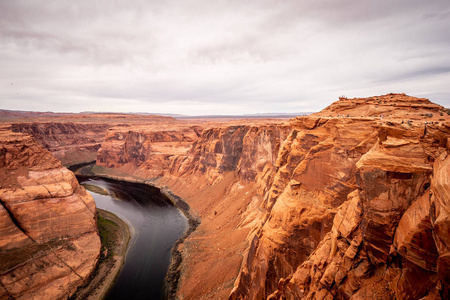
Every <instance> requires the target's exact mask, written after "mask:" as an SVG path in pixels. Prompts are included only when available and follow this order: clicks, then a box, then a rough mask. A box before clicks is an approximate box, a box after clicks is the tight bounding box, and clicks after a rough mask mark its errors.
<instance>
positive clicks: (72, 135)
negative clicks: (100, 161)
mask: <svg viewBox="0 0 450 300" xmlns="http://www.w3.org/2000/svg"><path fill="white" fill-rule="evenodd" d="M109 127H110V125H108V124H97V123H91V124H85V123H73V122H30V123H13V124H12V130H13V131H14V132H22V133H26V134H29V135H32V136H33V137H34V138H35V140H36V142H37V143H38V144H39V145H40V146H41V147H43V148H45V149H47V150H49V151H50V152H51V153H52V154H53V156H55V157H56V158H57V159H59V160H60V161H61V162H62V163H63V164H65V165H73V164H79V163H83V162H89V161H94V160H95V159H96V157H97V150H98V149H99V148H100V145H101V143H102V141H103V140H104V138H105V134H106V131H107V130H108V128H109Z"/></svg>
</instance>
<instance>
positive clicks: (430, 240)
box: [0, 94, 450, 299]
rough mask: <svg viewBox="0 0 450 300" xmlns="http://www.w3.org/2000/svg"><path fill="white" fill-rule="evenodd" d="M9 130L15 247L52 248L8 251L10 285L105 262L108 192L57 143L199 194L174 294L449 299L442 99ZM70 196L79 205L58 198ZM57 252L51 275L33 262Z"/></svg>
mask: <svg viewBox="0 0 450 300" xmlns="http://www.w3.org/2000/svg"><path fill="white" fill-rule="evenodd" d="M30 136H33V137H34V140H33V139H32V138H31V137H30ZM1 138H2V139H1V145H2V147H3V148H2V149H5V150H2V152H1V153H2V160H1V162H0V163H1V167H2V168H3V169H4V172H3V174H4V175H2V179H1V184H2V186H1V189H2V190H1V193H2V194H1V195H0V199H1V201H2V202H1V203H2V205H3V208H4V213H3V214H4V217H2V218H3V221H2V223H1V224H2V226H1V228H0V230H2V231H3V232H5V234H4V235H2V237H5V238H3V239H2V244H0V245H1V246H0V247H1V251H0V255H9V253H13V252H12V251H15V252H14V253H26V251H28V250H27V249H31V248H32V247H36V248H37V247H40V246H43V244H44V243H46V245H50V246H48V247H49V248H51V249H52V250H48V251H47V252H45V251H43V250H39V251H38V250H36V252H33V253H39V255H41V254H42V253H48V254H45V255H44V254H42V255H43V256H41V257H42V258H41V257H37V256H33V255H31V256H30V257H31V258H30V259H29V260H28V261H27V263H25V264H22V262H21V263H18V264H17V266H6V267H5V266H4V267H3V268H2V272H1V273H0V282H1V283H2V284H1V285H0V296H1V295H2V294H1V293H3V295H10V296H15V295H19V294H21V293H34V292H35V291H36V293H38V292H39V291H40V290H42V291H44V290H45V287H44V286H43V282H45V283H46V284H50V282H52V281H51V280H59V279H61V278H63V279H64V281H61V286H64V288H61V289H60V290H61V291H62V290H64V293H63V292H61V295H67V294H68V291H71V290H72V289H73V287H74V286H76V285H80V284H81V283H80V282H81V281H83V280H85V278H86V277H85V274H88V273H89V272H90V271H91V269H92V267H93V266H94V265H95V263H96V259H97V258H96V257H97V256H98V251H99V249H100V244H99V241H97V242H95V243H92V242H89V245H88V244H86V241H87V240H88V239H95V237H97V239H98V235H97V233H96V227H95V222H94V221H95V214H94V213H95V204H94V203H93V200H92V198H91V197H89V195H88V194H87V193H86V192H85V191H84V189H83V188H81V187H80V186H79V185H77V183H76V180H74V177H73V174H71V173H70V172H69V171H65V170H66V169H65V168H64V167H63V166H62V164H61V163H60V162H59V161H58V160H57V159H55V158H53V157H52V156H51V155H50V153H52V154H53V155H54V157H56V158H58V159H60V160H61V161H62V163H63V164H64V165H67V166H68V165H73V164H81V163H87V162H92V161H94V160H95V161H96V162H95V166H94V167H93V168H92V172H93V173H94V174H96V175H100V176H104V177H111V178H118V179H125V180H129V181H138V182H144V183H147V184H151V185H154V186H156V187H159V188H160V189H161V190H162V191H163V192H166V193H168V194H170V195H173V196H174V197H180V198H182V199H183V200H184V202H185V203H187V204H188V206H189V207H188V208H186V207H184V208H183V209H184V210H185V211H186V210H187V211H189V212H190V214H191V215H192V217H193V218H195V219H197V220H199V221H200V224H199V225H198V227H197V228H196V230H195V231H193V232H192V233H190V234H189V236H187V237H186V238H185V239H184V241H183V242H182V243H180V244H179V246H178V248H177V251H178V254H179V256H180V257H181V262H180V264H179V266H178V267H177V270H176V271H177V272H178V274H179V278H178V280H177V281H176V282H175V283H176V289H174V292H173V294H171V297H172V298H176V299H380V298H382V299H420V298H425V299H448V298H449V284H450V240H449V236H448V232H449V228H450V214H449V209H450V203H449V201H450V186H449V185H450V179H449V176H450V158H449V155H448V154H449V151H450V116H449V110H448V109H446V108H444V107H441V106H439V105H437V104H434V103H432V102H431V101H429V100H428V99H424V98H416V97H411V96H407V95H405V94H387V95H382V96H375V97H369V98H355V99H350V98H346V97H341V98H340V99H339V100H338V101H336V102H334V103H333V104H331V105H330V106H329V107H327V108H325V109H324V110H322V111H321V112H318V113H315V114H312V115H309V116H302V117H296V118H294V119H290V120H282V119H265V120H264V119H261V120H260V119H246V120H225V119H222V120H219V119H203V120H200V119H195V120H194V119H193V120H177V119H173V118H168V117H156V116H129V115H120V114H95V115H75V116H66V115H64V116H58V117H52V118H51V119H48V117H40V118H37V117H36V118H33V119H32V120H28V119H20V120H8V121H7V122H4V125H3V128H2V131H1ZM37 144H39V145H37ZM21 147H22V148H21ZM43 148H45V149H47V150H48V151H47V150H44V149H43ZM26 149H28V150H26ZM58 201H59V202H64V203H65V202H70V203H71V204H72V205H73V206H74V207H73V208H71V206H68V208H67V211H65V210H60V209H59V208H58V205H55V206H56V207H55V209H53V208H52V209H51V211H49V210H50V208H48V209H47V206H48V205H50V204H51V205H53V204H54V202H56V204H57V203H59V202H58ZM80 201H81V202H80ZM81 204H83V205H84V206H83V205H81ZM39 205H40V206H39ZM70 209H73V211H72V212H71V211H70ZM26 211H28V212H27V213H24V212H26ZM53 211H56V212H58V213H60V215H58V216H53V215H52V213H53ZM74 211H76V212H77V213H76V214H74V213H73V212H74ZM8 218H9V219H8ZM63 219H64V220H67V221H62V220H63ZM50 220H51V221H50ZM52 222H53V223H52ZM64 222H65V223H64ZM56 223H58V224H63V225H65V226H58V230H53V229H52V228H55V227H52V225H51V224H56ZM50 229H51V230H50ZM82 239H84V240H82ZM83 241H85V242H84V244H83ZM49 243H50V244H49ZM51 243H55V246H54V247H52V246H51V245H52V244H51ZM56 244H57V245H56ZM92 244H93V245H95V247H93V246H91V245H92ZM71 245H75V246H71ZM72 247H77V250H79V251H75V252H74V253H72V252H70V249H72ZM83 247H85V248H83ZM94 248H95V249H94ZM33 249H34V248H33ZM56 249H57V250H56ZM96 249H97V250H96ZM29 251H31V250H29ZM58 251H59V252H58ZM82 251H85V252H87V253H89V255H87V254H83V255H82V256H83V258H84V259H85V261H81V259H80V258H78V257H75V256H76V255H78V253H82ZM96 251H97V252H96ZM80 255H81V254H80ZM47 256H48V257H49V258H47ZM55 257H56V258H58V259H59V261H58V262H56V261H55V259H56V258H55ZM44 259H45V262H48V263H47V265H48V266H47V265H45V264H44V263H42V264H41V265H45V266H44V267H43V268H42V269H43V270H45V272H46V274H47V276H46V277H45V276H44V275H39V276H29V274H35V273H34V272H39V271H40V270H41V269H39V268H38V266H39V262H40V261H43V260H44ZM52 259H53V260H52ZM0 261H5V260H4V259H0ZM61 261H64V262H65V264H66V265H68V266H71V268H72V271H73V273H74V274H75V275H74V276H76V275H78V277H77V278H78V281H71V279H70V278H71V277H70V276H72V275H73V274H71V275H70V276H69V275H58V274H59V273H57V272H56V271H55V269H56V267H55V266H56V265H57V263H59V264H61V265H62V263H60V262H61ZM87 261H89V264H88V265H89V267H88V266H87V263H86V262H87ZM28 262H29V263H28ZM51 268H53V269H51ZM69 269H70V268H69ZM57 271H58V272H63V271H62V270H59V269H57ZM53 273H54V275H52V276H54V277H51V276H50V274H53ZM69 273H70V272H69ZM69 273H67V274H69ZM12 274H14V276H19V278H21V280H17V279H16V280H14V279H12V278H16V277H14V276H13V275H12ZM27 274H28V275H27ZM37 274H38V273H37ZM61 274H62V273H61ZM64 274H66V273H64ZM44 277H45V278H44ZM72 277H73V276H72ZM52 278H57V279H52ZM38 279H39V280H40V281H39V280H38ZM26 280H32V282H33V287H32V288H29V285H27V284H25V281H26ZM61 280H62V279H61ZM12 284H14V285H15V286H14V287H13V286H12ZM19 287H20V288H21V290H20V289H19ZM24 291H25V292H24ZM13 293H16V294H13ZM58 295H59V294H58ZM58 297H59V296H58ZM61 297H63V296H61ZM55 298H56V297H55Z"/></svg>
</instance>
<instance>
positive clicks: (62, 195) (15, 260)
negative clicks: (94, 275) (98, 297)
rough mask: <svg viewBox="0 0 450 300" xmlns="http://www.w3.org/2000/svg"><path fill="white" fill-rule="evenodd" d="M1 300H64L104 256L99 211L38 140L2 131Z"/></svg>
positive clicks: (0, 167) (74, 179)
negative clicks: (98, 224)
mask: <svg viewBox="0 0 450 300" xmlns="http://www.w3.org/2000/svg"><path fill="white" fill-rule="evenodd" d="M0 174H1V175H0V204H1V205H0V233H1V235H0V298H8V297H13V298H17V299H63V298H67V297H68V296H70V295H71V294H72V293H73V292H74V291H75V290H76V289H77V287H78V286H80V285H81V284H83V283H85V281H86V280H87V278H88V277H89V276H90V274H91V272H92V271H93V269H94V267H95V265H96V263H97V260H98V258H99V253H100V238H99V236H98V232H97V225H96V207H95V202H94V200H93V198H92V196H91V195H90V194H88V193H87V192H86V191H85V189H84V188H83V187H81V186H80V185H79V184H78V182H77V180H76V178H75V176H74V175H73V173H72V172H70V171H69V170H67V169H66V168H64V167H63V166H62V165H61V162H60V161H58V160H57V159H55V158H54V157H53V156H52V155H51V154H50V153H49V152H48V151H46V150H44V149H42V148H41V147H40V146H38V145H37V144H36V143H35V141H34V140H33V138H31V137H30V136H28V135H24V134H21V133H13V132H12V131H10V129H9V128H1V129H0Z"/></svg>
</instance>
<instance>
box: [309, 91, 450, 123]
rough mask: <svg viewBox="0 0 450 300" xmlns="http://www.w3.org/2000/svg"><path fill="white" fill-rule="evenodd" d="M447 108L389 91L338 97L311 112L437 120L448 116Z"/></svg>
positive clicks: (328, 114)
mask: <svg viewBox="0 0 450 300" xmlns="http://www.w3.org/2000/svg"><path fill="white" fill-rule="evenodd" d="M448 112H449V111H448V109H445V108H444V107H442V106H440V105H437V104H435V103H433V102H431V101H430V100H429V99H426V98H417V97H412V96H408V95H406V94H395V93H390V94H387V95H381V96H373V97H367V98H347V97H344V96H343V97H340V98H339V101H336V102H333V103H332V104H331V105H330V106H328V107H326V108H325V109H323V110H322V111H320V112H318V113H316V114H313V115H320V116H330V117H336V116H341V117H380V118H389V119H397V118H398V119H403V120H404V121H409V120H427V119H428V120H433V121H435V120H438V119H439V118H445V117H447V116H448Z"/></svg>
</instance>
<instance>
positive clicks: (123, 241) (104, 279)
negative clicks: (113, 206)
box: [71, 209, 131, 300]
mask: <svg viewBox="0 0 450 300" xmlns="http://www.w3.org/2000/svg"><path fill="white" fill-rule="evenodd" d="M97 211H98V216H99V221H98V226H99V231H100V236H101V239H102V253H101V254H100V261H99V263H98V265H97V268H96V269H95V271H94V273H93V274H92V277H91V279H90V280H89V282H88V284H87V285H86V286H84V287H81V288H79V289H78V290H77V292H76V293H75V294H74V295H73V296H72V297H71V299H91V300H94V299H95V300H97V299H103V298H104V297H105V295H106V293H107V292H108V290H109V289H110V287H111V286H112V284H113V283H114V281H115V279H116V278H117V276H118V274H119V271H120V269H121V268H122V265H123V263H124V261H125V255H126V252H127V248H128V243H129V240H130V237H131V234H130V228H129V227H128V224H127V223H125V221H123V220H122V219H120V218H119V217H117V216H116V215H115V214H113V213H110V212H108V211H106V210H102V209H97Z"/></svg>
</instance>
